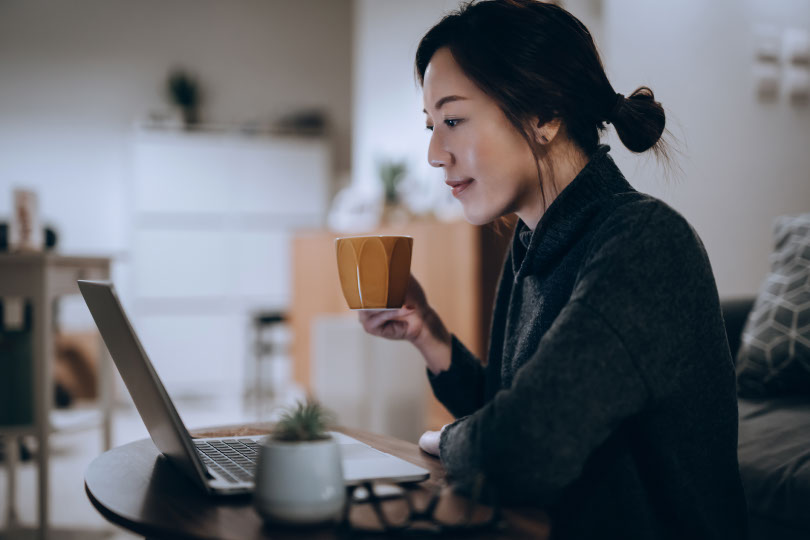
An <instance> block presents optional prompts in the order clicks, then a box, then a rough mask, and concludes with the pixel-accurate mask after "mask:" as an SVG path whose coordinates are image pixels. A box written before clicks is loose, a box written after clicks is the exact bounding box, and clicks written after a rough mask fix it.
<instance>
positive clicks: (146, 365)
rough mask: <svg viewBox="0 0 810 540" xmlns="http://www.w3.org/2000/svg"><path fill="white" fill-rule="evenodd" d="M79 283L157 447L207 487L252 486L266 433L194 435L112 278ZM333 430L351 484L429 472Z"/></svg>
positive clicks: (416, 477) (225, 491) (216, 490)
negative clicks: (162, 378) (147, 352)
mask: <svg viewBox="0 0 810 540" xmlns="http://www.w3.org/2000/svg"><path fill="white" fill-rule="evenodd" d="M78 283H79V289H80V290H81V293H82V296H83V297H84V301H85V302H86V303H87V307H88V308H90V313H91V314H92V315H93V320H95V322H96V326H98V329H99V331H100V332H101V336H102V338H103V339H104V343H105V344H106V345H107V349H108V350H109V351H110V355H111V356H112V358H113V361H114V362H115V365H116V366H117V367H118V372H119V373H121V377H122V378H123V379H124V383H125V384H126V386H127V390H129V393H130V395H131V396H132V400H133V401H134V402H135V407H136V408H137V409H138V412H139V413H140V415H141V418H142V419H143V422H144V424H146V429H147V430H149V435H150V436H151V437H152V441H154V443H155V446H157V448H158V450H160V452H161V453H163V455H164V456H166V458H167V459H168V460H169V462H170V463H173V464H174V465H175V466H177V467H178V468H179V469H180V470H182V471H183V472H184V473H185V474H186V475H188V476H189V477H191V478H192V479H193V480H195V481H196V482H197V483H198V484H199V485H200V486H201V487H202V488H203V489H205V490H206V491H207V492H208V493H211V494H216V495H236V494H243V493H249V492H251V491H253V474H254V471H255V466H256V458H257V457H258V453H257V452H258V441H259V440H260V439H262V438H263V437H221V438H204V439H192V438H191V436H190V435H189V434H188V431H187V430H186V427H185V426H184V425H183V422H182V420H180V416H179V415H178V414H177V410H176V409H175V408H174V404H173V403H172V400H171V399H170V398H169V394H168V393H167V392H166V389H165V388H164V387H163V383H161V382H160V379H159V378H158V376H157V373H156V372H155V369H154V367H152V363H151V362H150V361H149V358H148V357H147V356H146V353H145V352H144V350H143V347H141V342H140V340H138V336H137V335H136V334H135V330H133V328H132V325H131V324H130V323H129V319H128V318H127V316H126V314H125V313H124V309H123V307H122V306H121V302H120V301H119V300H118V296H117V295H116V294H115V290H114V289H113V286H112V284H111V283H108V282H98V281H79V282H78ZM332 436H334V437H335V439H336V440H337V442H338V444H339V445H340V449H341V452H342V454H343V475H344V479H345V481H346V483H347V484H348V485H353V484H359V483H361V482H367V481H374V480H385V481H392V482H419V481H422V480H425V479H426V478H428V476H429V473H428V471H427V470H425V469H423V468H422V467H418V466H416V465H413V464H412V463H408V462H407V461H404V460H402V459H400V458H397V457H394V456H392V455H390V454H386V453H384V452H380V451H379V450H376V449H374V448H372V447H370V446H368V445H367V444H364V443H362V442H360V441H358V440H357V439H353V438H351V437H349V436H347V435H344V434H342V433H337V432H333V433H332Z"/></svg>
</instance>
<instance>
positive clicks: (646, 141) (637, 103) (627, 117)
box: [608, 86, 666, 152]
mask: <svg viewBox="0 0 810 540" xmlns="http://www.w3.org/2000/svg"><path fill="white" fill-rule="evenodd" d="M619 98H621V99H619ZM608 121H609V122H612V123H613V126H614V127H615V128H616V133H617V134H618V135H619V139H620V140H621V141H622V144H624V145H625V146H626V147H627V149H628V150H630V151H632V152H645V151H647V150H649V149H650V148H653V147H654V146H656V145H657V144H658V141H660V140H661V135H662V134H663V133H664V127H665V125H666V114H665V113H664V108H663V107H662V106H661V104H660V103H659V102H657V101H655V95H654V94H653V91H652V90H651V89H650V88H649V87H647V86H640V87H639V88H637V89H636V90H635V91H634V92H633V93H632V94H630V97H628V98H626V99H625V98H624V96H622V95H621V94H616V102H615V105H614V107H613V110H612V111H611V116H610V117H609V118H608Z"/></svg>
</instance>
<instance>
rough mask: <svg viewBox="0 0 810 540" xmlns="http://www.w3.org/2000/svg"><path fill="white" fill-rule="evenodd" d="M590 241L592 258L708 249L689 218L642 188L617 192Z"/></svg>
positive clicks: (652, 255)
mask: <svg viewBox="0 0 810 540" xmlns="http://www.w3.org/2000/svg"><path fill="white" fill-rule="evenodd" d="M597 221H598V224H597V227H596V230H595V232H594V235H593V238H592V240H591V243H590V248H589V250H588V251H589V252H590V258H593V257H595V256H597V257H598V258H603V257H605V256H608V255H609V256H610V257H611V258H615V257H619V258H631V259H635V260H638V259H640V258H644V259H648V258H656V259H669V258H676V257H682V256H686V255H687V254H690V253H691V254H693V255H695V256H698V257H700V258H704V256H705V249H704V247H703V244H702V242H701V240H700V237H699V236H698V234H697V232H696V231H695V229H694V228H693V227H692V226H691V225H690V224H689V222H688V221H687V220H686V218H685V217H684V216H683V215H682V214H681V213H680V212H678V211H677V210H676V209H674V208H673V207H671V206H670V205H669V204H667V203H666V202H664V201H662V200H661V199H658V198H656V197H653V196H651V195H647V194H645V193H640V192H636V191H633V192H627V193H620V194H617V195H614V196H613V198H612V201H611V204H609V205H606V208H605V209H604V210H603V212H602V216H601V219H599V220H597Z"/></svg>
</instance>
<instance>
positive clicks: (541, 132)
mask: <svg viewBox="0 0 810 540" xmlns="http://www.w3.org/2000/svg"><path fill="white" fill-rule="evenodd" d="M532 125H533V126H534V137H535V139H537V142H539V143H540V144H549V143H550V142H551V141H553V140H554V137H556V136H557V133H559V131H560V126H561V125H562V121H561V120H560V119H559V118H552V119H551V120H548V121H547V122H543V121H542V120H540V119H539V118H535V119H534V121H533V122H532Z"/></svg>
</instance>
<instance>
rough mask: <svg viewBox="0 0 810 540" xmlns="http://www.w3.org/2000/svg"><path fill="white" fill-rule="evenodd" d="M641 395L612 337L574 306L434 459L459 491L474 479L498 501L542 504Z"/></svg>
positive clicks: (584, 308)
mask: <svg viewBox="0 0 810 540" xmlns="http://www.w3.org/2000/svg"><path fill="white" fill-rule="evenodd" d="M572 366H576V368H574V369H572ZM646 397H647V392H646V390H645V385H644V382H643V380H642V378H641V377H640V375H639V372H638V370H637V369H636V367H635V365H634V363H633V361H632V359H631V358H630V355H629V354H628V351H627V350H626V348H625V346H624V344H623V343H622V340H621V338H620V337H619V336H618V335H617V334H616V332H614V331H613V329H612V328H611V326H610V324H608V322H607V321H606V320H605V319H604V318H603V317H602V316H601V315H600V314H598V313H597V312H596V311H595V310H593V309H591V308H590V307H589V306H588V305H587V304H585V303H584V302H574V303H571V304H569V305H568V306H566V307H565V308H564V309H563V312H562V313H561V314H560V316H559V318H558V321H557V322H556V323H555V324H554V325H553V326H552V328H551V329H549V331H548V332H547V333H546V335H545V336H544V337H543V339H542V340H541V343H540V347H539V349H538V351H537V352H536V354H535V355H534V357H533V358H532V359H531V360H530V361H529V362H527V364H526V365H525V366H524V367H523V368H522V369H521V370H520V371H519V372H518V374H517V376H516V378H515V381H514V383H513V385H512V387H511V388H509V389H506V390H501V391H500V392H498V393H497V394H496V395H495V398H494V399H493V400H492V401H490V402H489V403H488V404H487V405H486V406H484V407H483V408H481V409H480V410H478V411H477V412H476V413H474V414H472V415H470V416H467V417H465V418H461V419H459V420H457V421H456V422H454V423H453V424H451V425H450V426H448V428H447V429H445V430H444V432H443V433H442V437H441V444H440V453H441V459H442V462H443V464H444V466H445V468H446V470H447V472H448V474H449V476H450V477H451V478H452V480H453V482H454V483H456V484H457V485H458V486H459V487H461V488H462V490H470V489H471V488H472V486H473V485H474V482H475V481H476V477H477V474H478V473H483V474H484V481H485V483H486V486H487V488H488V490H491V491H494V493H495V494H497V495H498V496H499V498H500V499H501V500H504V501H510V500H514V501H516V502H526V501H527V500H530V501H532V502H534V503H537V504H541V505H542V504H548V503H550V502H552V501H553V500H554V498H555V497H556V495H557V494H558V493H559V492H560V491H561V490H562V488H564V487H565V486H567V485H568V484H570V483H571V482H573V481H574V480H575V479H576V478H577V477H578V476H579V475H580V473H581V471H582V469H583V468H584V465H585V462H586V460H587V459H588V457H589V456H590V454H591V452H592V451H593V450H594V449H595V448H596V447H598V446H599V445H600V444H601V443H602V442H604V441H605V440H606V439H607V438H608V436H609V435H610V434H611V433H612V432H613V431H614V430H615V429H616V428H617V427H618V426H619V424H620V423H621V422H622V421H623V420H624V419H626V418H627V417H629V416H631V415H633V414H634V413H636V412H638V411H639V410H640V409H641V408H642V406H643V404H644V402H645V400H646Z"/></svg>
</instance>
